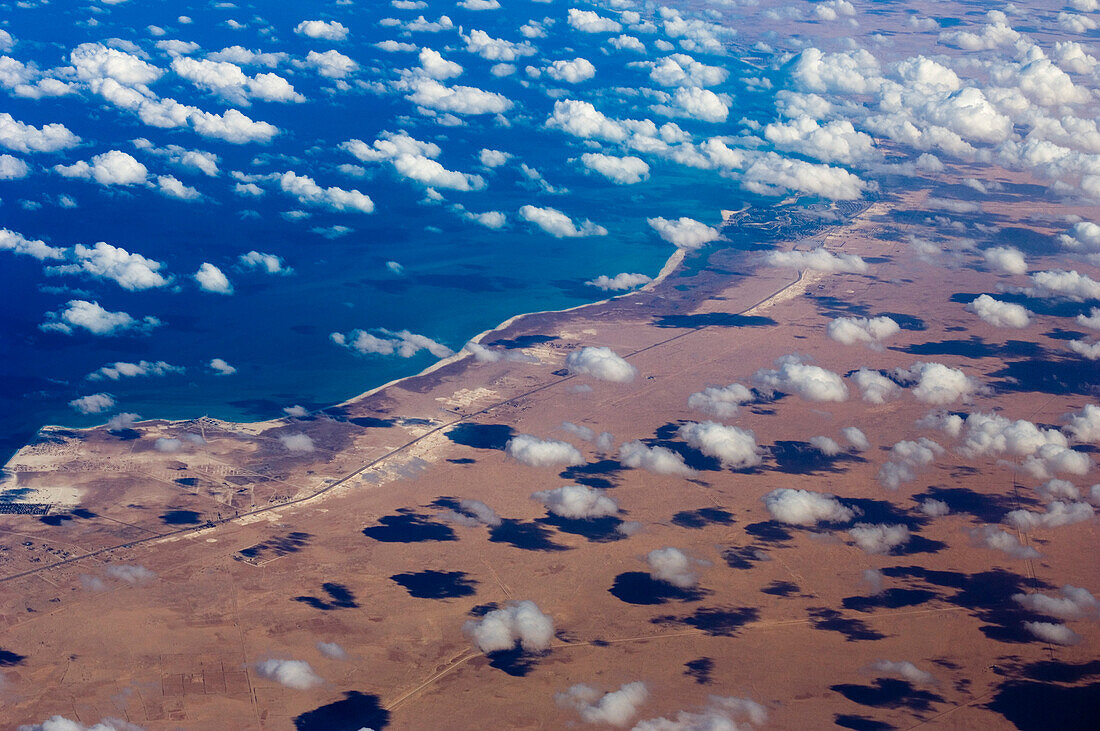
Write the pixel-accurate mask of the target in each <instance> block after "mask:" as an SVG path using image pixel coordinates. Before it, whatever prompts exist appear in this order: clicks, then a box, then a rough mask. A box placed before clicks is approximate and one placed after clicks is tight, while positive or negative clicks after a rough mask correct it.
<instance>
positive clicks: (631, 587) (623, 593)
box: [608, 571, 707, 605]
mask: <svg viewBox="0 0 1100 731" xmlns="http://www.w3.org/2000/svg"><path fill="white" fill-rule="evenodd" d="M608 591H609V592H610V593H611V595H612V596H614V597H615V598H616V599H618V600H619V601H621V602H626V603H627V604H642V605H653V604H667V603H668V602H670V601H678V602H694V601H698V600H700V599H702V598H703V597H704V596H705V595H706V594H707V592H705V591H704V590H702V589H699V588H691V589H682V588H680V587H678V586H673V585H672V584H670V583H668V582H667V581H658V580H657V579H654V578H653V577H652V576H650V575H649V574H647V573H645V572H643V571H627V572H626V573H622V574H619V575H618V576H616V577H615V583H614V584H613V585H612V586H611V588H610V589H608Z"/></svg>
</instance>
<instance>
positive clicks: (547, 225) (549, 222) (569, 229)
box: [519, 205, 607, 239]
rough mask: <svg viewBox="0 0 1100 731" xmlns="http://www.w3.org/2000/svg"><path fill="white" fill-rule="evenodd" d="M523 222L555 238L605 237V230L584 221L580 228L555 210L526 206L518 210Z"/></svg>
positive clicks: (586, 220)
mask: <svg viewBox="0 0 1100 731" xmlns="http://www.w3.org/2000/svg"><path fill="white" fill-rule="evenodd" d="M519 216H520V218H522V219H523V220H524V221H527V222H529V223H533V224H535V225H536V226H538V227H539V228H541V229H542V230H543V231H545V232H546V233H548V234H550V235H551V236H554V237H555V238H559V239H560V238H576V237H580V236H606V235H607V229H606V228H604V227H603V226H599V225H597V224H594V223H592V222H591V221H589V220H588V219H585V220H584V221H583V222H582V223H581V225H580V227H578V226H577V224H576V223H574V222H573V219H571V218H569V216H567V215H565V214H564V213H562V212H561V211H559V210H558V209H556V208H549V207H547V208H539V207H537V206H532V205H526V206H523V207H522V208H520V209H519Z"/></svg>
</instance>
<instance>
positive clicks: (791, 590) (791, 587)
mask: <svg viewBox="0 0 1100 731" xmlns="http://www.w3.org/2000/svg"><path fill="white" fill-rule="evenodd" d="M760 591H761V592H762V593H764V594H771V595H772V596H782V597H789V596H795V595H796V594H798V592H800V591H802V590H801V589H800V588H799V587H798V584H793V583H791V582H790V581H773V582H772V583H770V584H768V585H767V586H765V587H764V588H763V589H761V590H760Z"/></svg>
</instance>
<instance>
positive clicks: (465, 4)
mask: <svg viewBox="0 0 1100 731" xmlns="http://www.w3.org/2000/svg"><path fill="white" fill-rule="evenodd" d="M458 7H460V8H465V9H466V10H499V9H500V0H460V1H459V3H458Z"/></svg>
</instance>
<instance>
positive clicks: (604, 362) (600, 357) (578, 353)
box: [565, 345, 638, 383]
mask: <svg viewBox="0 0 1100 731" xmlns="http://www.w3.org/2000/svg"><path fill="white" fill-rule="evenodd" d="M565 367H566V368H568V369H569V370H570V372H572V373H575V374H577V375H582V376H591V377H592V378H596V379H598V380H601V381H610V382H611V383H630V382H631V381H633V380H634V379H635V378H636V377H637V376H638V369H637V368H635V367H634V366H632V365H631V364H630V363H627V362H626V360H624V359H623V358H622V356H620V355H619V354H618V353H616V352H615V351H614V350H612V349H611V348H607V347H596V346H591V345H588V346H585V347H583V348H581V349H580V350H574V351H573V352H572V353H570V354H569V355H568V356H566V358H565Z"/></svg>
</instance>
